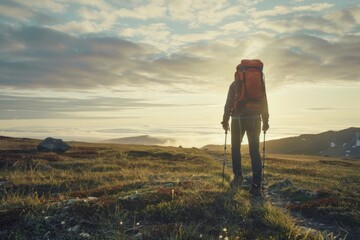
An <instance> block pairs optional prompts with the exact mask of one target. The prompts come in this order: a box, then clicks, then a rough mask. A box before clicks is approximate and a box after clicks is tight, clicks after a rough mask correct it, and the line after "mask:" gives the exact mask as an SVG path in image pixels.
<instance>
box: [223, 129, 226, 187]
mask: <svg viewBox="0 0 360 240" xmlns="http://www.w3.org/2000/svg"><path fill="white" fill-rule="evenodd" d="M226 139H227V130H225V145H224V161H223V178H222V185H224V179H225V162H226Z"/></svg>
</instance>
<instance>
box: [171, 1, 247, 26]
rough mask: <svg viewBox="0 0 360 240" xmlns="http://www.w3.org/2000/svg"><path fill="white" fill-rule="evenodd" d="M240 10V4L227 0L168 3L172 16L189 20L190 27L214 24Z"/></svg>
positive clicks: (174, 18)
mask: <svg viewBox="0 0 360 240" xmlns="http://www.w3.org/2000/svg"><path fill="white" fill-rule="evenodd" d="M239 11H240V6H238V5H229V3H228V1H226V0H221V1H219V0H208V1H196V0H183V1H170V2H169V3H168V12H169V16H170V18H171V19H173V20H181V21H185V22H189V23H190V24H189V26H190V27H199V26H200V25H202V24H207V25H214V24H217V23H220V22H222V21H223V20H224V19H225V18H228V17H231V16H237V15H238V14H239Z"/></svg>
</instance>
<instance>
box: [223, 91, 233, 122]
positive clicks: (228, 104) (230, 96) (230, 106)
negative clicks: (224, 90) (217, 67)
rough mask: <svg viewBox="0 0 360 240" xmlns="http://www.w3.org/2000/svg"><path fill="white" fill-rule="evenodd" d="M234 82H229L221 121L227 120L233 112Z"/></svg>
mask: <svg viewBox="0 0 360 240" xmlns="http://www.w3.org/2000/svg"><path fill="white" fill-rule="evenodd" d="M234 95H235V92H234V84H231V85H230V87H229V91H228V94H227V98H226V103H225V107H224V115H223V122H228V121H229V119H230V115H231V113H232V112H233V102H234Z"/></svg>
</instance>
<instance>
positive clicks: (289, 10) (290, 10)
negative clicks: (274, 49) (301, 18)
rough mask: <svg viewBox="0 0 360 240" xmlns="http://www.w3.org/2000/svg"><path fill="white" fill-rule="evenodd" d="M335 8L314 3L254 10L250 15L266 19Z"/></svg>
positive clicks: (326, 4)
mask: <svg viewBox="0 0 360 240" xmlns="http://www.w3.org/2000/svg"><path fill="white" fill-rule="evenodd" d="M333 6H334V4H330V3H313V4H310V5H303V6H281V5H278V6H275V7H274V8H273V9H270V10H262V11H258V10H256V9H252V11H250V15H251V17H253V18H255V19H258V18H264V17H274V16H279V15H287V14H294V13H302V12H320V11H323V10H325V9H330V8H332V7H333Z"/></svg>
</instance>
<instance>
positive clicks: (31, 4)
mask: <svg viewBox="0 0 360 240" xmlns="http://www.w3.org/2000/svg"><path fill="white" fill-rule="evenodd" d="M14 2H17V3H18V4H20V5H22V6H24V7H26V8H30V9H38V10H46V11H50V12H57V13H62V12H65V11H66V6H65V5H64V4H61V3H57V2H55V1H50V0H36V1H27V0H14Z"/></svg>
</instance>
